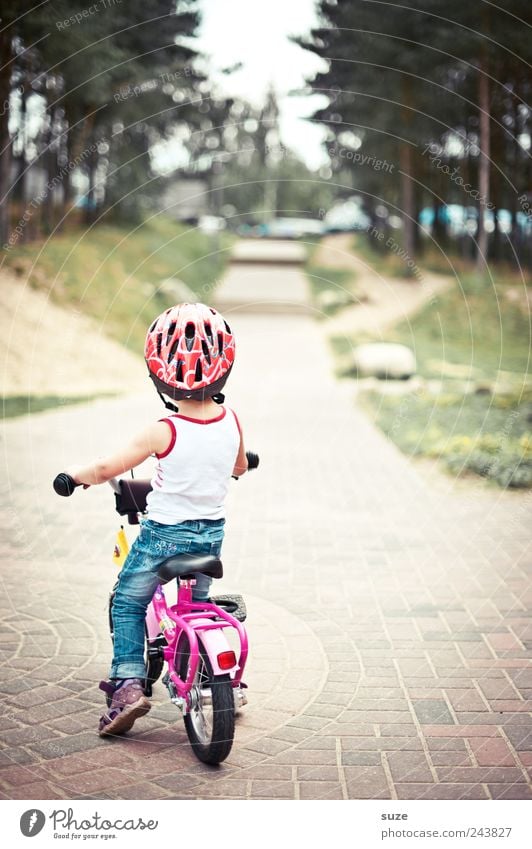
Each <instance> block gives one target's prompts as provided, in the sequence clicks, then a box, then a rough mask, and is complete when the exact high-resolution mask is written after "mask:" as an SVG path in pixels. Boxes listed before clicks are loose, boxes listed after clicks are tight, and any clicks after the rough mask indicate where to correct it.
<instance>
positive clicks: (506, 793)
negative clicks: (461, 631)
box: [488, 784, 532, 799]
mask: <svg viewBox="0 0 532 849" xmlns="http://www.w3.org/2000/svg"><path fill="white" fill-rule="evenodd" d="M488 790H489V792H490V795H491V798H492V799H532V786H531V785H530V784H510V785H508V784H488Z"/></svg>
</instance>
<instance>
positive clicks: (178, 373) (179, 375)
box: [175, 360, 183, 383]
mask: <svg viewBox="0 0 532 849" xmlns="http://www.w3.org/2000/svg"><path fill="white" fill-rule="evenodd" d="M175 379H176V381H177V382H178V383H182V382H183V363H182V361H181V360H178V361H177V366H176V370H175Z"/></svg>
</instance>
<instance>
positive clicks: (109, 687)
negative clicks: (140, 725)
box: [98, 678, 151, 737]
mask: <svg viewBox="0 0 532 849" xmlns="http://www.w3.org/2000/svg"><path fill="white" fill-rule="evenodd" d="M99 687H100V690H103V692H104V693H105V694H106V695H107V705H108V707H109V710H108V711H107V713H104V715H103V716H101V717H100V723H99V726H98V733H99V734H100V737H105V736H107V735H109V734H124V733H125V732H126V731H129V729H130V728H131V727H132V726H133V724H134V722H135V721H136V720H137V719H138V718H139V716H144V715H145V714H147V713H148V711H149V710H150V709H151V704H150V702H149V700H148V699H147V698H146V696H145V694H144V685H143V682H142V681H141V680H140V678H124V679H123V680H122V681H118V683H115V682H113V681H100V685H99Z"/></svg>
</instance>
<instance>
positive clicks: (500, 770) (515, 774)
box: [437, 766, 525, 784]
mask: <svg viewBox="0 0 532 849" xmlns="http://www.w3.org/2000/svg"><path fill="white" fill-rule="evenodd" d="M437 773H438V778H439V779H440V781H442V782H449V781H450V782H451V783H456V784H461V783H462V782H465V783H467V782H478V783H483V784H489V783H490V782H491V783H492V784H496V783H507V782H508V783H512V784H514V783H522V782H524V781H525V778H524V776H523V773H522V772H521V770H520V769H518V768H517V767H511V766H501V767H488V766H486V767H473V766H471V767H461V766H450V767H446V766H442V767H438V768H437Z"/></svg>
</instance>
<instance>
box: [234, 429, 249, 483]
mask: <svg viewBox="0 0 532 849" xmlns="http://www.w3.org/2000/svg"><path fill="white" fill-rule="evenodd" d="M247 470H248V458H247V457H246V449H245V448H244V437H243V435H242V432H241V433H240V447H239V449H238V454H237V458H236V461H235V466H234V469H233V475H234V476H235V477H237V478H239V477H241V475H243V474H244V473H245V472H247Z"/></svg>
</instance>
